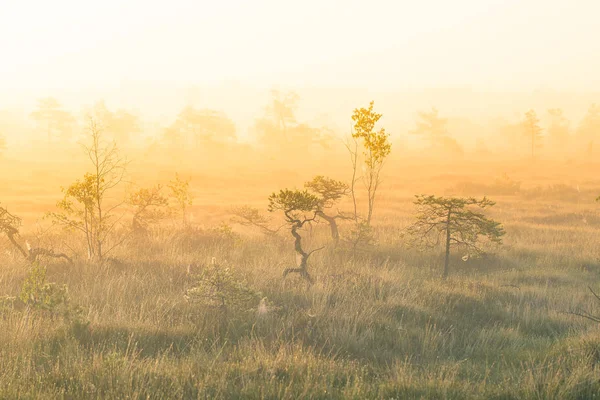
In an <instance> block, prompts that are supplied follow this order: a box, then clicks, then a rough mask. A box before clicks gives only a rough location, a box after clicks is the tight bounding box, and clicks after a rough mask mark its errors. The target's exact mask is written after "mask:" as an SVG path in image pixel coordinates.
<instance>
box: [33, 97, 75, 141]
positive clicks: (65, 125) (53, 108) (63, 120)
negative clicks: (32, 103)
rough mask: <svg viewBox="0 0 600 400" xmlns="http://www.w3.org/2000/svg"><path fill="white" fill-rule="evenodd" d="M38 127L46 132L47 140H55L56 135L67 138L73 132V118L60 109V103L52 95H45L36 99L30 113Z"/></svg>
mask: <svg viewBox="0 0 600 400" xmlns="http://www.w3.org/2000/svg"><path fill="white" fill-rule="evenodd" d="M30 117H31V118H32V119H33V120H35V121H36V122H37V124H38V127H39V128H40V129H41V130H42V131H44V132H46V135H47V136H48V141H49V142H51V141H53V140H55V138H56V137H60V138H62V139H66V138H69V137H70V136H71V134H72V132H73V125H74V124H75V118H74V117H73V116H72V115H71V113H69V112H68V111H65V110H63V109H62V106H61V104H60V103H59V102H58V100H56V99H55V98H53V97H47V98H43V99H40V100H39V101H38V106H37V109H36V110H35V111H33V112H32V113H31V114H30Z"/></svg>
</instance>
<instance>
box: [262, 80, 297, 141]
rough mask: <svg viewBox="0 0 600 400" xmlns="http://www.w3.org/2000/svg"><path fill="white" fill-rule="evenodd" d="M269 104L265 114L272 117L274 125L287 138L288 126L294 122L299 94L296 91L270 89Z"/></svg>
mask: <svg viewBox="0 0 600 400" xmlns="http://www.w3.org/2000/svg"><path fill="white" fill-rule="evenodd" d="M271 97H272V98H271V104H269V106H268V107H267V115H268V116H270V117H271V118H273V120H274V122H275V125H276V126H277V127H278V129H279V130H280V132H282V133H283V135H284V137H285V138H286V139H287V130H288V127H289V126H290V125H291V124H293V123H295V122H296V116H295V112H296V109H297V108H298V101H299V100H300V96H298V94H297V93H296V92H292V91H288V92H281V91H279V90H276V89H273V90H271Z"/></svg>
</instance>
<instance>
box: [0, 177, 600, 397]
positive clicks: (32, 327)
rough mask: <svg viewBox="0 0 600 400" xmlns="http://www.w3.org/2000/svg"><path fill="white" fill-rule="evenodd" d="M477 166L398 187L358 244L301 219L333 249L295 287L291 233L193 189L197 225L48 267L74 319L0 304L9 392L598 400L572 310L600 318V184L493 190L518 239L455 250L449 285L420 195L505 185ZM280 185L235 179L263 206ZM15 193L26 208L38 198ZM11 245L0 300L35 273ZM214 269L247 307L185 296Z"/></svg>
mask: <svg viewBox="0 0 600 400" xmlns="http://www.w3.org/2000/svg"><path fill="white" fill-rule="evenodd" d="M540 170H541V171H543V168H541V169H540ZM465 171H467V172H465ZM468 171H472V169H471V168H464V169H463V172H461V174H462V175H461V176H451V175H441V174H437V175H435V174H431V173H429V175H428V177H426V175H424V173H422V176H420V177H413V178H412V181H411V180H410V179H404V178H400V177H399V178H397V179H395V178H393V177H386V178H385V181H384V182H385V183H384V185H383V186H382V189H381V198H380V201H379V203H378V204H377V209H376V213H375V217H374V222H373V226H374V236H375V238H376V242H375V243H374V244H372V245H370V246H365V247H363V248H360V249H358V250H356V251H355V250H353V249H351V248H350V247H349V246H348V245H347V244H346V243H345V242H344V238H345V236H346V235H347V233H348V230H349V229H350V225H351V224H350V223H346V222H341V223H340V233H341V238H342V241H341V242H340V244H339V246H337V248H334V247H333V246H332V245H331V238H330V237H329V230H328V227H327V226H326V225H324V224H311V226H307V227H305V228H304V229H303V231H302V234H303V235H304V243H305V246H306V247H307V248H317V247H319V246H326V247H325V248H324V249H323V250H321V251H318V252H316V253H314V255H312V257H311V259H310V266H309V270H310V273H311V274H312V277H313V278H314V284H312V285H309V284H308V283H307V282H306V281H305V280H303V279H302V278H301V277H300V276H297V275H291V274H290V275H288V276H287V277H286V278H285V279H284V278H283V277H282V271H283V270H284V269H285V268H288V267H290V266H294V265H295V254H294V251H293V244H292V243H293V238H292V236H291V235H290V234H289V231H286V230H285V229H282V230H281V231H280V232H278V233H277V234H275V235H264V234H263V233H261V232H260V230H258V229H252V228H248V227H242V226H239V225H238V224H235V223H234V222H232V221H231V215H230V214H229V211H228V210H229V206H230V204H229V201H230V200H231V202H232V203H234V205H235V202H234V200H233V199H234V198H235V190H233V189H231V190H230V192H231V194H230V195H228V193H229V192H228V190H227V189H219V188H218V187H216V188H214V189H213V191H208V193H213V195H210V194H206V193H207V190H208V189H206V187H207V186H208V185H207V184H205V185H204V187H203V185H202V183H201V182H199V181H198V180H196V181H194V180H192V188H193V192H194V193H195V195H196V198H199V197H201V200H200V201H197V202H196V203H195V204H196V206H193V207H192V210H191V212H192V213H193V222H190V223H189V224H186V226H182V225H181V224H179V223H178V222H177V221H172V222H168V223H163V224H161V225H160V226H156V227H154V228H153V229H152V230H151V232H150V233H149V234H148V235H145V236H144V237H130V238H128V239H127V240H126V241H125V242H123V243H122V244H121V245H120V246H118V247H117V248H116V250H115V251H114V253H113V254H111V257H110V258H107V260H105V261H104V262H102V263H94V262H89V261H86V260H85V258H82V257H77V252H76V251H75V253H74V256H75V259H74V262H73V264H70V263H68V262H64V261H63V260H61V259H46V258H40V263H41V264H43V265H44V266H46V267H47V277H46V279H47V281H48V282H55V283H56V284H58V285H63V284H64V285H66V286H67V287H68V293H69V297H70V300H69V301H70V303H71V304H73V305H77V307H79V308H80V309H81V315H80V316H79V318H78V319H77V320H73V319H66V318H63V317H62V316H60V315H57V314H53V313H48V312H45V311H44V310H38V311H34V310H30V309H28V308H26V307H24V306H23V305H22V304H20V302H19V301H18V300H15V301H12V302H9V301H8V300H6V299H8V298H9V297H5V298H4V300H3V301H4V302H3V303H2V309H0V343H2V347H1V349H0V365H1V366H2V368H1V370H0V398H36V399H38V398H103V399H105V398H114V399H122V398H186V399H187V398H323V399H325V398H356V399H362V398H384V399H403V398H431V399H438V398H454V399H462V398H480V399H483V398H492V399H494V398H495V399H530V398H532V399H553V398H554V399H589V398H594V397H595V396H597V394H598V393H600V378H599V376H600V375H599V373H600V367H599V365H600V364H599V363H600V350H599V349H600V331H599V329H598V323H596V322H593V321H590V320H588V319H585V318H582V317H579V316H576V315H573V314H572V312H590V313H591V314H600V302H598V300H596V299H595V298H594V296H593V295H592V293H591V292H590V291H589V290H588V288H587V286H588V285H590V286H592V288H594V289H600V287H599V286H598V285H597V282H598V278H599V274H600V259H599V257H600V248H599V246H598V233H599V231H600V212H598V211H599V208H598V205H597V203H595V202H594V199H595V196H594V193H595V192H596V191H598V192H599V193H600V182H597V181H594V180H589V181H586V182H587V183H586V184H585V185H583V186H582V187H579V186H577V187H576V188H575V186H569V185H566V184H564V185H562V186H561V185H558V184H556V183H554V184H550V183H549V182H544V183H543V184H542V185H538V186H536V185H529V186H530V188H529V189H527V190H525V189H522V190H521V191H520V192H519V193H515V194H512V195H496V196H493V195H490V197H492V198H493V199H494V200H496V201H497V205H496V206H495V207H494V208H493V209H491V210H490V211H489V215H491V216H492V217H493V218H495V219H496V220H498V221H501V222H502V224H503V225H504V228H505V230H506V235H505V237H504V244H503V245H502V246H501V247H499V248H498V249H497V250H496V251H494V252H492V253H490V254H487V255H485V256H484V257H482V258H470V259H466V261H465V260H463V258H462V254H460V253H459V252H456V253H455V254H453V256H452V259H451V266H450V275H449V278H448V279H447V280H445V281H444V280H442V279H441V278H440V274H441V268H442V264H443V250H442V249H432V250H429V251H418V250H416V249H414V248H410V247H408V246H407V245H406V243H405V238H404V236H403V230H404V229H405V228H406V227H407V226H408V225H409V224H410V223H411V222H412V220H413V218H414V207H413V205H412V201H413V198H412V196H411V195H410V194H409V193H410V191H414V192H415V193H419V192H421V191H426V190H428V189H427V188H425V187H423V185H429V186H430V188H429V190H428V191H429V192H430V191H431V190H432V189H431V188H432V187H437V188H440V189H439V191H440V192H443V191H444V190H446V191H459V192H461V193H462V192H465V191H466V192H469V193H468V194H473V195H475V194H477V195H483V194H486V193H485V192H486V191H487V192H491V191H493V189H494V187H493V185H492V186H481V185H479V186H478V185H477V184H475V183H473V182H476V181H477V180H478V179H479V180H480V181H481V175H476V174H474V173H472V174H471V175H469V172H468ZM540 173H541V172H540ZM573 173H574V172H573ZM559 175H560V174H559V173H557V174H556V175H548V176H554V177H555V176H559ZM527 179H530V182H532V181H533V180H534V179H537V180H540V179H541V180H542V181H543V179H544V178H543V177H540V176H539V174H538V175H535V174H533V175H530V177H529V178H527ZM548 179H555V178H548ZM405 181H408V183H407V185H409V186H410V185H412V187H414V188H409V189H406V185H405V184H403V182H405ZM194 182H196V185H197V187H196V188H195V189H194ZM460 182H462V183H460ZM465 182H467V183H465ZM270 185H271V183H265V182H262V183H260V184H259V183H257V184H256V185H253V184H243V183H240V184H239V185H238V186H237V187H238V192H239V193H246V192H245V191H244V190H245V189H244V188H246V189H247V194H246V195H245V196H244V199H243V200H245V201H247V202H249V203H252V204H253V205H255V206H256V207H258V208H262V209H264V208H265V207H266V196H267V195H268V193H269V189H268V188H269V187H271V186H270ZM596 185H597V186H596ZM400 186H402V187H404V188H405V189H403V190H400V189H397V188H399V187H400ZM250 188H253V189H252V190H251V189H250ZM276 188H277V186H272V187H271V191H272V190H275V189H276ZM394 188H396V189H394ZM441 188H443V189H441ZM32 190H37V191H39V192H40V193H41V192H42V189H41V188H36V187H34V188H33V189H32ZM478 191H479V192H481V193H479V192H478ZM473 192H476V193H473ZM6 193H7V196H8V198H9V199H10V202H11V203H13V204H18V202H17V201H15V200H16V199H18V198H19V196H23V197H22V198H23V199H24V200H26V199H32V198H34V197H35V196H34V195H32V194H27V195H19V194H18V193H17V194H15V195H13V196H12V197H11V196H10V190H8V191H6ZM201 193H205V197H202V195H201ZM217 193H221V194H220V197H219V195H218V194H217ZM459 194H460V193H459ZM211 196H212V198H213V199H214V201H213V202H211V201H210V198H211ZM241 201H242V200H241V199H238V203H240V202H241ZM4 204H6V203H4ZM344 206H347V204H344ZM37 207H40V208H43V207H42V205H33V204H29V203H27V202H25V203H22V205H21V206H20V208H19V207H17V208H18V210H19V211H20V212H23V213H24V214H26V211H27V209H28V208H32V209H37ZM206 221H209V222H206ZM275 225H277V224H275ZM29 226H30V227H31V228H30V229H29V231H27V230H26V229H23V234H22V238H23V240H27V241H31V242H32V243H33V242H34V241H35V240H36V238H37V237H39V235H44V236H43V237H44V240H45V241H46V242H52V243H54V244H55V245H56V246H57V247H59V244H60V243H67V244H69V245H70V246H71V247H72V249H74V250H77V247H76V244H75V242H76V240H75V239H74V237H73V236H69V235H70V234H69V233H65V232H63V231H61V230H54V231H52V232H51V233H40V232H36V230H35V229H36V228H35V225H34V224H29ZM39 229H41V228H38V230H39ZM3 240H4V239H3ZM0 243H2V244H3V246H4V250H3V253H2V254H1V255H0V262H1V268H0V295H7V296H12V297H13V298H14V297H17V298H18V296H19V293H20V292H21V291H22V287H23V284H24V281H25V280H26V279H27V277H28V275H29V274H30V271H31V267H30V266H29V265H28V264H27V263H25V262H23V261H22V259H21V258H19V255H18V254H16V253H15V252H14V251H13V250H12V248H11V246H10V243H8V241H7V242H4V241H3V242H0ZM215 268H217V269H219V268H220V269H222V270H225V269H227V271H228V273H231V275H227V276H229V277H230V278H231V279H232V280H233V283H234V285H233V287H234V288H238V289H239V288H241V289H243V290H244V291H246V290H247V291H248V292H249V293H251V294H252V296H253V297H252V299H253V300H251V301H250V302H249V304H250V305H249V306H246V305H240V306H239V307H238V306H236V304H237V303H236V302H235V301H234V300H235V299H229V298H227V299H226V301H227V306H228V307H227V310H225V309H223V308H222V307H218V306H215V305H214V304H210V302H195V301H191V300H190V298H189V296H187V297H186V293H189V289H190V287H192V286H193V285H194V284H195V280H194V279H195V278H194V276H195V274H197V273H202V271H209V270H210V271H214V270H215ZM228 279H229V278H228ZM236 290H237V289H236ZM226 293H229V292H226ZM231 293H233V294H232V296H234V295H235V294H236V293H238V292H235V291H233V292H231ZM244 293H245V292H244ZM244 304H245V303H244ZM82 321H84V322H82Z"/></svg>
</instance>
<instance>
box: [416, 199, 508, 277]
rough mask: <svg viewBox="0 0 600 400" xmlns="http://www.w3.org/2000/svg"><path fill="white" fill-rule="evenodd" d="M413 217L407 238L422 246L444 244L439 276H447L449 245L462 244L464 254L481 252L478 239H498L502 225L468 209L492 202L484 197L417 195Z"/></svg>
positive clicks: (502, 233) (490, 204) (501, 232)
mask: <svg viewBox="0 0 600 400" xmlns="http://www.w3.org/2000/svg"><path fill="white" fill-rule="evenodd" d="M414 204H415V205H416V206H417V216H416V218H417V221H416V222H415V223H414V224H413V225H411V226H410V227H409V228H408V229H407V232H408V233H409V235H410V236H411V242H412V243H414V244H417V245H419V246H423V247H436V246H438V245H439V244H440V242H442V243H443V244H444V246H445V258H444V272H443V275H442V276H443V278H444V279H445V278H446V277H447V276H448V269H449V265H450V248H451V247H459V248H462V249H463V250H464V251H465V252H466V253H467V254H466V257H469V256H471V255H475V256H477V255H480V254H483V252H484V251H483V247H482V245H481V242H482V241H487V242H491V243H494V244H500V243H502V236H503V235H504V229H503V228H502V225H501V224H500V223H499V222H496V221H494V220H492V219H490V218H487V217H486V216H485V215H484V214H482V213H480V212H477V211H474V210H472V208H473V207H475V208H481V209H485V208H488V207H491V206H493V205H494V204H495V203H494V202H493V201H490V200H489V199H487V198H485V197H484V198H483V199H481V200H478V199H475V198H472V197H470V198H457V197H437V196H432V195H430V196H426V195H417V196H416V200H415V202H414Z"/></svg>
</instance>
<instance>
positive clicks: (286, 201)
mask: <svg viewBox="0 0 600 400" xmlns="http://www.w3.org/2000/svg"><path fill="white" fill-rule="evenodd" d="M320 204H321V200H320V199H319V198H318V197H317V196H315V195H314V194H312V193H309V192H308V191H307V190H304V191H300V190H289V189H284V190H280V191H279V193H273V194H271V195H270V196H269V207H268V210H269V212H275V211H281V212H283V215H284V217H285V221H286V223H287V224H288V226H289V228H290V232H291V234H292V236H293V237H294V250H295V251H296V253H297V254H298V256H299V257H300V262H299V263H298V265H297V267H295V268H287V269H286V270H285V271H283V276H284V277H285V276H287V275H288V274H290V273H292V272H294V273H298V274H300V276H301V277H303V278H304V279H306V280H307V281H308V282H309V283H312V282H313V279H312V277H311V276H310V274H309V272H308V259H309V257H310V256H311V254H312V253H314V252H315V251H318V250H321V249H322V248H323V247H321V248H318V249H315V250H311V251H309V252H306V251H305V250H304V248H303V247H302V236H300V232H299V230H300V229H302V228H303V227H304V225H306V224H307V223H310V222H312V221H315V220H316V219H317V213H318V210H319V205H320Z"/></svg>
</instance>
